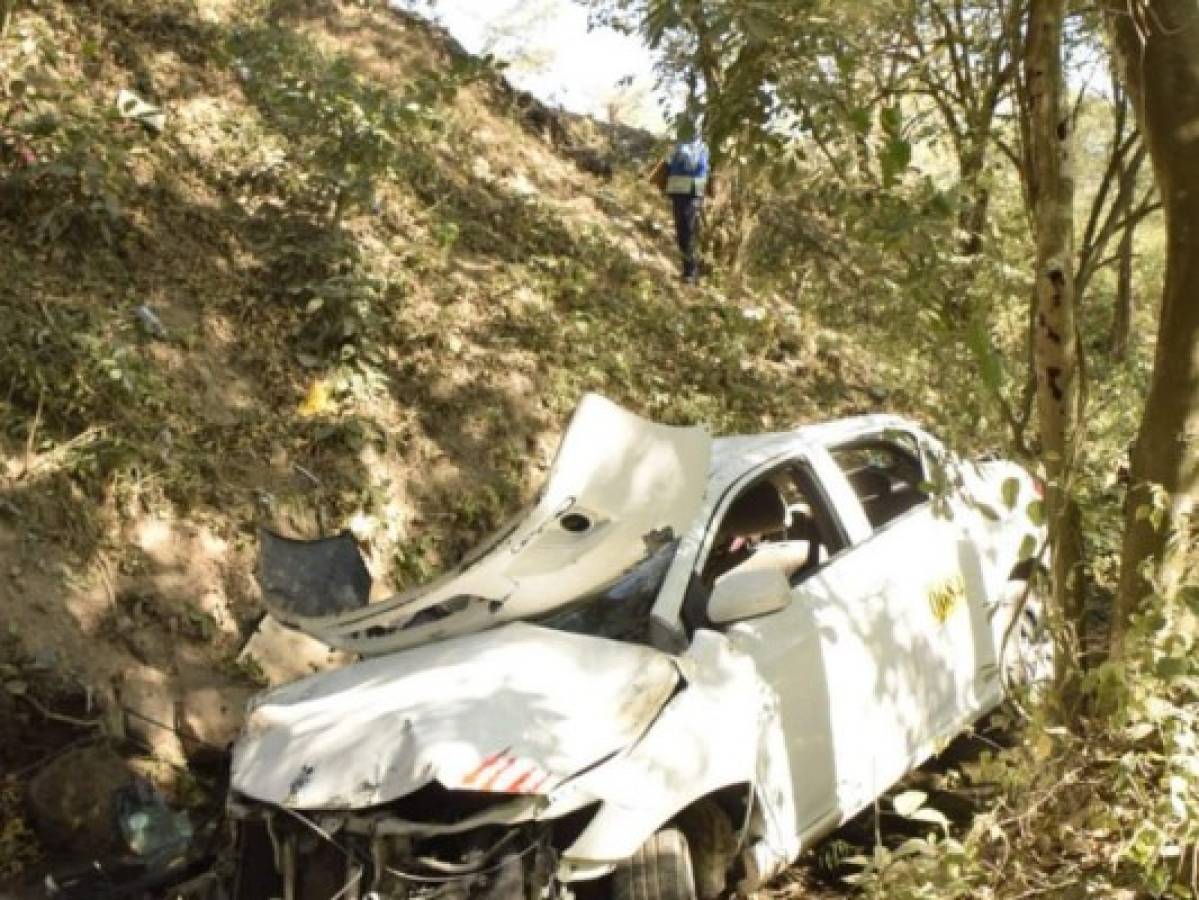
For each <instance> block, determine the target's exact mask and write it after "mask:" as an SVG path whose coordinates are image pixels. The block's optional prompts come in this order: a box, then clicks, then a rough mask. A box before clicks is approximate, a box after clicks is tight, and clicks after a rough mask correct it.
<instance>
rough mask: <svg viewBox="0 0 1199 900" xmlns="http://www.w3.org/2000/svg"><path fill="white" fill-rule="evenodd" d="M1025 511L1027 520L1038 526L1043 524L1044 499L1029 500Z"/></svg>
mask: <svg viewBox="0 0 1199 900" xmlns="http://www.w3.org/2000/svg"><path fill="white" fill-rule="evenodd" d="M1025 512H1026V513H1027V514H1028V521H1030V522H1032V523H1033V524H1034V525H1036V526H1037V527H1038V528H1039V527H1040V526H1042V525H1044V524H1045V501H1043V500H1033V501H1031V502H1030V503H1029V504H1028V507H1027V509H1026V510H1025Z"/></svg>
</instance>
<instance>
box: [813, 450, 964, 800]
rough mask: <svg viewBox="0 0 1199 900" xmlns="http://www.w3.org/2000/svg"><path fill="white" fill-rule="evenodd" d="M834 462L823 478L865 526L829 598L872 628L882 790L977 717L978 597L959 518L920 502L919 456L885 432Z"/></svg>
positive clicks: (835, 454) (833, 573) (830, 580)
mask: <svg viewBox="0 0 1199 900" xmlns="http://www.w3.org/2000/svg"><path fill="white" fill-rule="evenodd" d="M888 454H893V456H891V457H890V460H889V461H888ZM830 457H831V459H832V460H833V462H834V463H835V471H833V470H830V471H828V472H827V473H826V474H827V477H828V478H829V479H830V480H837V479H844V480H845V481H846V482H848V483H849V485H850V487H851V489H852V490H853V493H854V495H855V499H856V501H857V502H858V503H859V504H860V507H861V508H862V510H863V513H864V514H865V517H866V519H867V523H868V531H867V533H866V534H864V535H863V536H861V537H860V539H859V540H858V541H857V542H856V543H855V546H854V548H853V551H852V553H851V554H850V555H851V556H852V560H853V564H852V565H845V566H840V567H835V568H833V569H830V571H829V572H827V573H826V574H825V579H826V581H827V589H828V590H829V592H830V593H831V594H832V595H834V596H836V597H843V598H846V599H847V600H851V601H852V602H854V603H857V604H859V608H858V609H857V610H855V611H854V615H856V616H857V617H858V618H859V619H861V620H862V627H869V629H870V633H869V641H870V643H871V645H872V651H871V658H872V660H873V663H874V666H875V687H874V690H875V695H876V696H875V699H874V703H875V705H876V706H877V707H878V714H879V721H878V723H877V727H878V729H879V731H878V734H879V735H880V737H881V736H885V741H880V742H878V743H876V748H877V759H876V764H875V768H876V776H875V777H877V778H878V779H880V780H881V781H882V782H885V783H884V784H883V785H882V786H883V787H885V786H886V784H889V783H890V782H891V781H894V780H895V779H896V778H898V777H899V776H900V775H902V774H903V773H904V772H905V771H907V770H908V769H909V768H911V767H912V766H913V765H916V764H917V763H919V762H920V761H922V760H923V758H924V757H926V756H928V755H929V754H930V753H931V752H933V750H934V749H936V746H937V744H938V743H939V742H940V741H942V740H943V739H945V738H946V737H948V736H950V735H951V734H953V733H955V732H956V731H957V730H958V729H959V728H960V727H961V725H962V723H963V721H964V720H966V719H968V718H969V717H971V715H972V712H973V711H974V710H975V709H976V708H977V706H978V702H977V698H976V696H975V687H976V681H977V677H976V676H977V671H978V668H979V664H980V659H979V655H978V649H979V629H980V627H981V628H985V627H986V623H985V621H983V622H980V614H981V610H982V605H981V603H980V602H978V601H979V599H980V598H976V597H972V596H971V594H972V589H971V582H972V581H973V579H972V578H970V577H968V576H970V575H971V571H972V570H971V568H970V566H969V555H968V553H966V552H965V551H966V549H967V548H968V539H967V537H966V536H965V535H964V532H963V528H964V521H963V518H962V517H961V516H955V515H952V514H951V513H952V511H951V510H947V509H946V508H945V507H944V506H943V505H939V504H934V503H933V502H931V499H930V498H929V497H928V496H927V495H926V494H924V493H923V491H922V489H921V484H922V481H923V473H922V472H921V471H920V468H919V466H920V461H919V457H918V455H916V454H915V453H912V452H910V451H909V450H908V448H907V447H906V446H905V445H904V444H903V443H902V442H900V441H899V440H897V439H896V437H895V436H894V435H893V434H890V433H879V434H869V435H863V436H861V437H859V438H856V439H855V440H854V441H852V442H850V443H849V444H846V445H843V446H840V447H835V448H833V449H832V452H831V454H830ZM897 459H902V460H905V463H904V465H905V466H910V467H911V471H910V472H909V473H907V474H905V475H903V476H902V477H900V476H896V475H895V474H894V472H893V471H892V470H893V469H894V468H895V467H896V466H897V465H899V464H898V463H897V462H896V461H895V460H897ZM872 460H873V462H871V461H872ZM864 461H865V462H864ZM884 479H886V486H885V487H884V486H883V481H884Z"/></svg>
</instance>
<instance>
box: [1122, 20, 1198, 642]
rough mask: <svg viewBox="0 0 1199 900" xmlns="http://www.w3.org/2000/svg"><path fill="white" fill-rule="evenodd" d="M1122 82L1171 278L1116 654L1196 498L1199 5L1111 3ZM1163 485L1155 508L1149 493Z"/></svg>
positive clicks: (1171, 560)
mask: <svg viewBox="0 0 1199 900" xmlns="http://www.w3.org/2000/svg"><path fill="white" fill-rule="evenodd" d="M1108 19H1109V23H1110V26H1111V29H1112V32H1113V35H1114V37H1115V43H1116V48H1117V51H1118V54H1119V56H1120V61H1121V64H1122V68H1123V74H1124V78H1125V83H1126V84H1127V85H1128V89H1129V93H1130V94H1131V95H1132V98H1133V105H1134V107H1135V108H1136V111H1137V117H1138V119H1139V121H1140V128H1141V133H1142V134H1143V135H1144V139H1145V142H1146V144H1147V146H1148V148H1149V156H1150V159H1152V161H1153V170H1154V173H1155V175H1156V177H1157V187H1158V193H1159V194H1160V196H1161V200H1162V204H1163V207H1164V209H1165V221H1166V277H1165V285H1164V288H1163V291H1162V303H1161V319H1160V325H1159V330H1158V340H1157V351H1156V358H1155V359H1154V365H1153V377H1152V379H1151V381H1150V386H1149V396H1148V398H1147V399H1146V401H1145V411H1144V413H1143V415H1142V418H1141V426H1140V430H1139V431H1138V433H1137V439H1136V444H1135V445H1134V447H1133V451H1132V480H1133V485H1132V488H1131V490H1130V491H1129V493H1128V498H1127V500H1126V502H1125V510H1124V529H1125V530H1124V547H1123V552H1122V555H1121V561H1120V586H1119V590H1118V593H1117V596H1116V613H1115V618H1114V620H1113V628H1112V650H1113V653H1114V655H1119V653H1120V652H1121V650H1122V646H1123V637H1124V631H1125V628H1126V626H1127V623H1128V617H1129V616H1130V615H1131V614H1132V613H1134V612H1135V611H1136V610H1137V609H1138V607H1139V606H1140V605H1141V603H1142V601H1143V600H1144V598H1145V597H1146V595H1148V594H1149V592H1150V591H1151V590H1152V588H1151V582H1150V581H1146V579H1145V578H1144V575H1143V571H1144V570H1147V571H1148V573H1149V575H1150V576H1151V580H1152V582H1156V585H1157V587H1159V588H1160V589H1162V590H1163V591H1167V592H1168V591H1170V590H1171V589H1172V588H1173V587H1174V586H1176V584H1177V581H1178V579H1179V577H1180V575H1181V574H1182V570H1183V566H1184V564H1185V561H1186V560H1185V557H1186V552H1187V549H1188V544H1190V543H1191V542H1192V541H1193V535H1192V534H1190V533H1189V528H1190V527H1191V523H1192V521H1193V520H1192V519H1191V515H1192V511H1193V509H1194V507H1195V503H1196V500H1197V499H1199V165H1196V159H1197V158H1199V24H1197V22H1199V4H1196V2H1195V0H1150V2H1147V3H1144V4H1126V3H1125V2H1124V0H1109V2H1108ZM1155 488H1157V489H1161V490H1163V491H1164V492H1165V500H1164V503H1162V505H1161V506H1160V507H1159V512H1160V516H1145V515H1144V514H1143V513H1142V512H1141V509H1142V508H1143V507H1147V508H1149V509H1152V508H1153V507H1154V490H1155Z"/></svg>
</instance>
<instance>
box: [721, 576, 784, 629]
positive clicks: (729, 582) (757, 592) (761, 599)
mask: <svg viewBox="0 0 1199 900" xmlns="http://www.w3.org/2000/svg"><path fill="white" fill-rule="evenodd" d="M790 600H791V584H790V583H789V582H788V581H787V575H786V574H785V573H784V572H783V571H782V570H781V569H776V568H769V569H752V570H749V571H744V572H743V571H738V570H737V569H733V570H732V571H731V572H726V573H725V574H724V575H722V576H720V577H719V578H717V579H716V584H715V586H713V588H712V596H711V597H709V598H708V619H709V620H710V621H711V622H712V623H713V624H716V625H726V624H728V623H730V622H739V621H741V620H742V619H752V618H754V617H755V616H765V615H767V614H769V613H772V612H778V611H779V610H780V609H784V608H785V607H786V606H787V604H788V603H789V602H790Z"/></svg>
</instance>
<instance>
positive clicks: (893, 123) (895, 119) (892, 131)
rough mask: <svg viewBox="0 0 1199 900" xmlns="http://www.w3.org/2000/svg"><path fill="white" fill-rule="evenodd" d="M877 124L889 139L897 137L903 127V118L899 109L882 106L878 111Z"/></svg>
mask: <svg viewBox="0 0 1199 900" xmlns="http://www.w3.org/2000/svg"><path fill="white" fill-rule="evenodd" d="M878 124H879V126H880V127H881V128H882V129H883V131H885V132H886V133H887V135H888V136H889V137H893V138H897V137H899V130H900V128H901V127H902V126H903V118H902V116H901V115H900V112H899V107H898V106H884V107H883V108H882V109H881V110H879V114H878Z"/></svg>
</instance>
